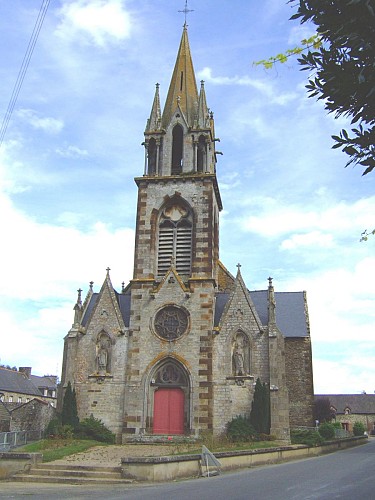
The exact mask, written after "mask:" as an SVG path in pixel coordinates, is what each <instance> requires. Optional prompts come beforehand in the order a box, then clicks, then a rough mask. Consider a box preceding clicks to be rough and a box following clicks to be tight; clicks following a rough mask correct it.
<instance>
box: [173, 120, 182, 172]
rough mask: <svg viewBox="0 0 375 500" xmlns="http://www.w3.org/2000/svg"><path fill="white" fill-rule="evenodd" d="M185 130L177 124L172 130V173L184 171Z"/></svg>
mask: <svg viewBox="0 0 375 500" xmlns="http://www.w3.org/2000/svg"><path fill="white" fill-rule="evenodd" d="M183 144H184V131H183V129H182V127H181V125H175V127H174V128H173V131H172V175H173V174H180V173H181V172H182V158H183Z"/></svg>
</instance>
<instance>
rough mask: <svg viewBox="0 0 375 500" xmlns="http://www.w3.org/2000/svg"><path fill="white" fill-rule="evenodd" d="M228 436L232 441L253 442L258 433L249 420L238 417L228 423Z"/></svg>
mask: <svg viewBox="0 0 375 500" xmlns="http://www.w3.org/2000/svg"><path fill="white" fill-rule="evenodd" d="M227 436H228V438H229V439H230V440H231V441H253V440H254V439H255V438H256V436H257V432H256V430H255V429H254V427H253V426H252V425H251V423H250V419H249V418H246V417H244V416H242V415H238V416H237V417H234V418H233V419H232V420H231V421H230V422H228V423H227Z"/></svg>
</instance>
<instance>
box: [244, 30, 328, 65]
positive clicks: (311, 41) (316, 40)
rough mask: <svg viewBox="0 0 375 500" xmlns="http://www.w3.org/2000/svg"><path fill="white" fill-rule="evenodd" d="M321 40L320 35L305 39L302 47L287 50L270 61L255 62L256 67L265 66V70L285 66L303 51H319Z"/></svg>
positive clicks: (302, 41)
mask: <svg viewBox="0 0 375 500" xmlns="http://www.w3.org/2000/svg"><path fill="white" fill-rule="evenodd" d="M321 44H322V42H321V38H320V35H319V34H318V33H316V34H315V35H313V36H311V37H310V38H304V39H303V40H301V45H300V46H297V47H294V48H293V49H287V50H286V51H285V52H281V53H280V54H277V56H272V57H270V58H269V59H262V60H261V61H255V62H254V63H253V65H254V66H263V67H264V68H265V69H271V68H272V67H273V66H274V65H275V64H277V63H281V64H284V63H286V62H287V61H288V59H289V58H290V57H291V56H295V55H298V54H301V53H302V52H303V51H305V50H308V49H310V48H314V49H317V48H319V47H320V46H321Z"/></svg>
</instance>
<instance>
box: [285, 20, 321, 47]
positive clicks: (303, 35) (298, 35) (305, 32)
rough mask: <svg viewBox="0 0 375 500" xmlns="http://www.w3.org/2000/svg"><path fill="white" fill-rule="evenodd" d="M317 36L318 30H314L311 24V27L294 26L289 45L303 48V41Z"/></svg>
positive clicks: (304, 25)
mask: <svg viewBox="0 0 375 500" xmlns="http://www.w3.org/2000/svg"><path fill="white" fill-rule="evenodd" d="M297 22H298V21H297ZM315 34H316V30H315V29H314V27H313V26H312V25H311V24H309V25H306V24H303V25H299V26H294V27H293V28H292V29H291V30H290V33H289V38H288V43H289V45H293V46H297V47H303V45H301V41H302V40H307V39H308V38H311V37H312V36H313V35H315Z"/></svg>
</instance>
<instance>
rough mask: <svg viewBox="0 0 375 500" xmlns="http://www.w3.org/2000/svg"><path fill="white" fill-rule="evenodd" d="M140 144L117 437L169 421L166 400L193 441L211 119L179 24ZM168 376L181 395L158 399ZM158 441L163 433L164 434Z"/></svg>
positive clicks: (209, 320) (198, 419)
mask: <svg viewBox="0 0 375 500" xmlns="http://www.w3.org/2000/svg"><path fill="white" fill-rule="evenodd" d="M144 135H145V140H144V143H143V145H144V147H145V165H144V173H143V176H142V177H137V178H136V179H135V182H136V184H137V186H138V203H137V217H136V235H135V255H134V275H133V280H132V281H131V306H130V337H129V349H128V364H127V380H126V388H125V392H126V395H125V419H124V434H134V433H135V434H138V433H143V432H145V433H155V432H156V430H155V429H159V430H160V429H161V428H162V427H163V426H162V425H161V424H160V418H161V420H163V418H165V419H166V420H168V419H171V418H172V419H173V418H174V416H173V415H164V416H162V417H160V415H159V413H160V411H162V410H160V408H159V406H158V405H159V404H162V406H163V408H164V407H165V406H168V405H167V404H166V403H165V401H166V400H168V398H169V397H170V398H177V399H176V401H180V400H181V401H182V400H183V403H179V404H181V405H182V409H181V410H180V412H181V413H182V415H183V424H181V425H180V428H181V426H182V428H183V433H186V434H194V433H199V432H200V431H201V430H206V429H212V418H213V410H212V405H213V388H212V328H213V324H214V304H215V290H216V286H217V278H218V272H219V271H218V259H219V212H220V210H221V209H222V204H221V198H220V193H219V188H218V183H217V178H216V152H215V141H216V140H217V139H215V130H214V119H213V113H212V112H211V111H210V110H209V109H208V107H207V103H206V95H205V88H204V82H203V81H202V82H201V86H200V90H199V92H198V89H197V84H196V79H195V73H194V67H193V62H192V58H191V53H190V46H189V40H188V33H187V26H186V23H185V25H184V27H183V32H182V37H181V42H180V46H179V50H178V54H177V59H176V63H175V67H174V71H173V74H172V78H171V82H170V86H169V90H168V94H167V98H166V102H165V106H164V110H163V112H161V106H160V95H159V84H156V91H155V96H154V100H153V104H152V108H151V113H150V117H149V119H148V120H147V124H146V129H145V133H144ZM163 366H164V367H165V368H163ZM163 370H164V371H163ZM163 374H164V375H163ZM167 374H169V375H168V376H167ZM173 374H175V375H173ZM163 377H164V379H163ZM168 377H172V378H171V380H174V381H175V382H174V383H172V382H171V381H170V384H172V387H173V389H176V390H177V389H178V390H180V391H182V392H181V394H174V395H173V394H172V393H171V394H170V395H168V394H167V392H165V394H164V393H163V391H166V390H167V389H166V387H164V386H163V384H162V382H161V381H162V380H167V379H168ZM173 377H174V378H173ZM168 380H169V379H168ZM178 380H180V385H179V383H178ZM155 381H159V382H158V383H156V382H155ZM182 381H183V383H182ZM155 384H159V385H156V386H155ZM166 385H168V383H167V382H166ZM182 394H183V397H182ZM141 395H142V396H141ZM165 398H167V399H165ZM179 398H180V399H179ZM159 401H162V402H163V403H159ZM176 405H177V406H178V404H177V403H176V404H175V403H173V405H172V406H173V408H175V407H176ZM171 411H172V412H173V411H174V410H171ZM155 419H156V420H155ZM155 421H156V422H157V426H156V427H155V425H154V423H155ZM168 432H170V433H173V429H172V428H168V425H167V427H166V433H168ZM177 433H178V432H177Z"/></svg>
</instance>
